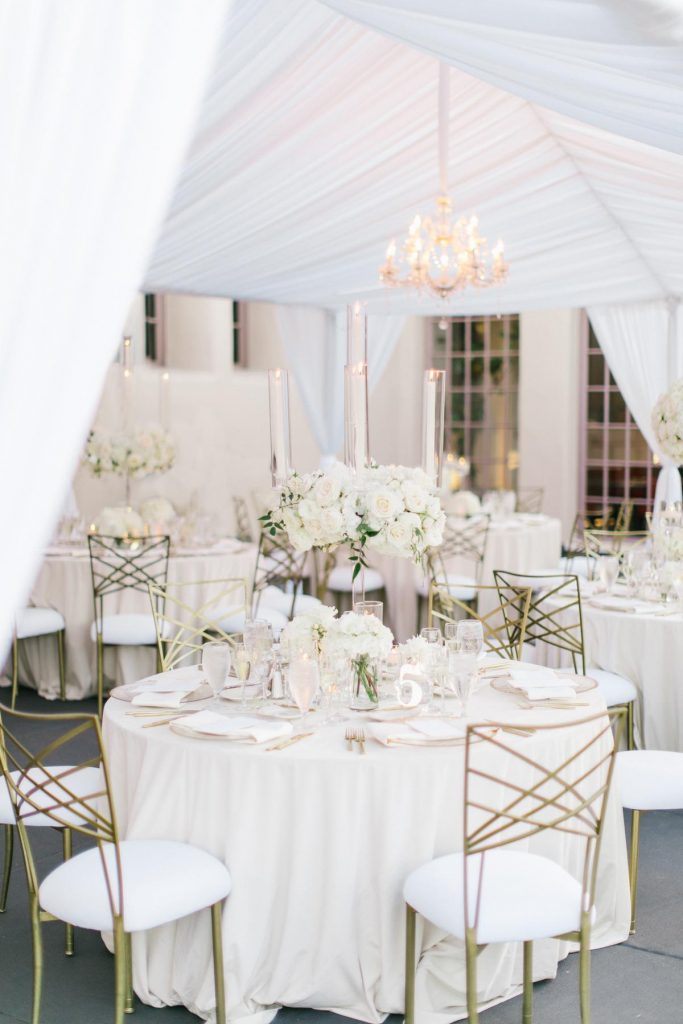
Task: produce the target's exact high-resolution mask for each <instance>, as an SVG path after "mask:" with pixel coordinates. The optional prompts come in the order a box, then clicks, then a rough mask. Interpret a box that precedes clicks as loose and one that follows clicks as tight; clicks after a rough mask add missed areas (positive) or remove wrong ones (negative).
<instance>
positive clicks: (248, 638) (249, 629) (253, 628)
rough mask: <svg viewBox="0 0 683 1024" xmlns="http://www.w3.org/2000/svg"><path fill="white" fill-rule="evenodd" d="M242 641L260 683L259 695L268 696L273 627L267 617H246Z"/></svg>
mask: <svg viewBox="0 0 683 1024" xmlns="http://www.w3.org/2000/svg"><path fill="white" fill-rule="evenodd" d="M244 643H245V646H246V647H247V649H248V651H249V653H250V662H251V666H252V669H253V670H254V675H255V678H256V681H257V682H260V683H261V696H262V697H263V698H264V699H265V698H266V697H267V696H268V677H269V674H270V667H271V664H272V660H273V627H272V625H271V623H270V622H268V620H267V619H247V620H246V622H245V623H244Z"/></svg>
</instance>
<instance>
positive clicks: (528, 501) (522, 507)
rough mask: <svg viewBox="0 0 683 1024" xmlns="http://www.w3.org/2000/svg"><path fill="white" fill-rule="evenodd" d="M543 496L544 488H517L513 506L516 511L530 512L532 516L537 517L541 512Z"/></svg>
mask: <svg viewBox="0 0 683 1024" xmlns="http://www.w3.org/2000/svg"><path fill="white" fill-rule="evenodd" d="M544 494H545V488H544V487H518V488H517V502H516V504H515V508H516V511H517V512H531V513H533V514H534V515H538V513H540V512H542V511H543V496H544Z"/></svg>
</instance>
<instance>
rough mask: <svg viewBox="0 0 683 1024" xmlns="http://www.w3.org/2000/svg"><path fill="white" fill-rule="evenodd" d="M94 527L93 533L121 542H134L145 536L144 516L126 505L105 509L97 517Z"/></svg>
mask: <svg viewBox="0 0 683 1024" xmlns="http://www.w3.org/2000/svg"><path fill="white" fill-rule="evenodd" d="M93 527H94V529H93ZM93 527H91V532H93V533H96V534H101V535H102V536H104V537H117V538H118V539H120V540H134V539H135V538H138V537H144V535H145V524H144V522H143V519H142V516H140V515H138V513H137V512H136V511H135V510H134V509H132V508H128V507H127V506H125V505H112V506H107V507H106V508H103V509H102V511H101V512H100V514H99V515H98V516H97V517H96V519H95V522H94V523H93Z"/></svg>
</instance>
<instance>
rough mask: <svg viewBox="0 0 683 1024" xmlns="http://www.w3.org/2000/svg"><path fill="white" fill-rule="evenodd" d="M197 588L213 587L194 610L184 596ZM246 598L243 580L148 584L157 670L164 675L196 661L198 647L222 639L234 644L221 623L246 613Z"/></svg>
mask: <svg viewBox="0 0 683 1024" xmlns="http://www.w3.org/2000/svg"><path fill="white" fill-rule="evenodd" d="M197 587H199V588H202V589H204V590H205V591H206V590H208V589H209V588H215V589H214V590H213V591H212V592H211V596H210V597H208V598H205V599H204V601H203V602H202V604H201V605H200V606H199V607H198V608H197V607H194V606H193V605H191V604H189V603H188V601H187V600H185V597H184V595H185V594H186V593H187V592H188V591H191V590H193V589H194V588H197ZM247 595H248V585H247V581H246V580H245V579H242V578H240V577H234V578H227V579H218V580H196V581H195V580H192V581H190V582H186V583H167V584H166V585H165V586H158V585H156V584H152V583H150V584H149V598H150V602H151V605H152V614H153V616H154V628H155V630H156V635H157V654H158V658H157V660H158V662H159V668H160V671H162V672H168V671H169V670H170V669H173V668H177V667H178V666H179V665H180V664H181V663H183V662H187V661H190V662H191V661H193V660H194V661H198V660H199V658H200V656H201V651H202V647H203V646H204V644H205V643H208V642H209V641H212V640H222V641H224V642H225V643H228V644H231V645H232V644H234V642H235V640H234V635H233V634H232V633H229V632H227V631H226V630H225V629H224V628H223V626H222V625H221V623H223V622H225V621H226V620H227V619H228V618H230V617H231V616H233V615H240V614H243V615H244V616H247V615H248V614H249V612H248V608H249V602H248V596H247ZM230 602H232V603H230ZM240 632H241V631H240Z"/></svg>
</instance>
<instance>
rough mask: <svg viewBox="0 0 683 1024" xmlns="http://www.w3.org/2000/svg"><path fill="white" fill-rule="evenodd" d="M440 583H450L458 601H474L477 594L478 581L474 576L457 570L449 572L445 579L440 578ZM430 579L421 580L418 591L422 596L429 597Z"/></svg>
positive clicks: (452, 595)
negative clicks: (463, 574)
mask: <svg viewBox="0 0 683 1024" xmlns="http://www.w3.org/2000/svg"><path fill="white" fill-rule="evenodd" d="M437 582H438V583H440V584H442V585H443V584H445V583H448V591H449V593H450V595H451V597H454V598H455V600H456V601H474V599H475V598H476V596H477V591H476V589H475V588H476V586H477V581H476V580H475V578H474V577H473V576H462V575H461V574H460V573H457V572H449V573H448V574H447V576H446V579H445V580H438V581H437ZM429 583H430V580H429V579H428V578H427V577H425V578H423V579H422V580H420V583H419V584H418V587H417V592H418V594H419V595H420V597H425V598H427V597H429Z"/></svg>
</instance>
